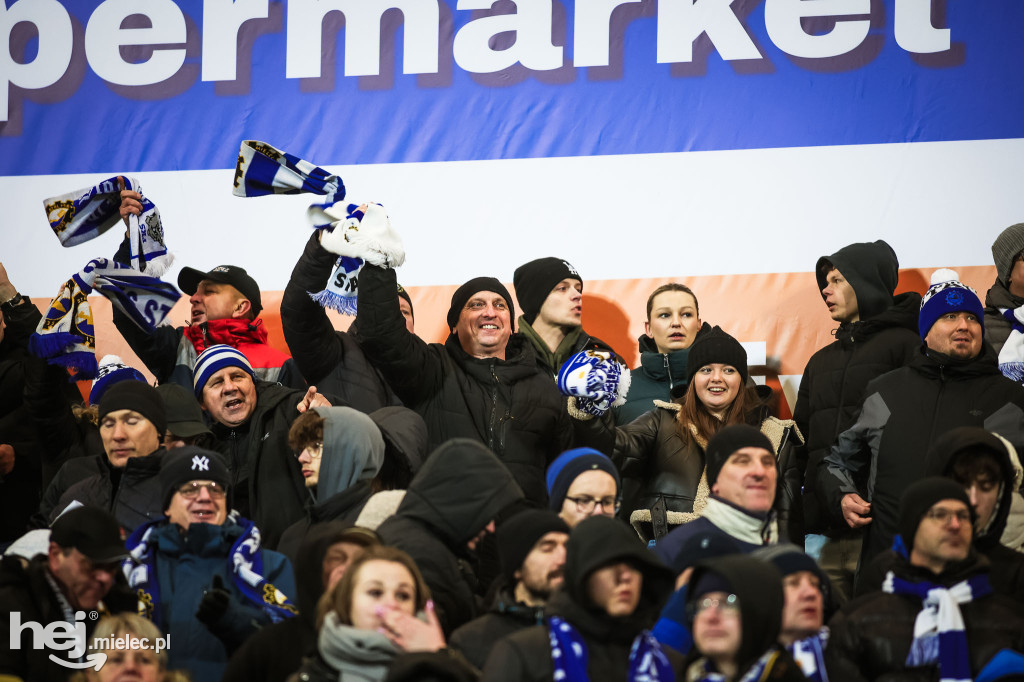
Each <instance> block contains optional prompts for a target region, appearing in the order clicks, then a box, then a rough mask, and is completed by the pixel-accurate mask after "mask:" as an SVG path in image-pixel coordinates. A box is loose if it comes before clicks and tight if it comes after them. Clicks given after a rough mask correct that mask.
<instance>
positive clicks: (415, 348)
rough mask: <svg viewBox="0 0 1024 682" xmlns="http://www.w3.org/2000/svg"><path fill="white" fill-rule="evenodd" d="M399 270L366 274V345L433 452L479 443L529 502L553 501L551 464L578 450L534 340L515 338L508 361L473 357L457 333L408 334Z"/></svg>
mask: <svg viewBox="0 0 1024 682" xmlns="http://www.w3.org/2000/svg"><path fill="white" fill-rule="evenodd" d="M396 287H397V283H396V280H395V271H394V270H390V269H387V270H386V269H382V268H378V267H374V266H372V265H366V266H364V267H363V269H362V272H361V273H360V276H359V313H358V316H357V317H356V323H357V324H358V326H359V331H358V334H357V338H358V340H359V345H360V347H361V348H362V349H363V352H364V353H366V357H368V358H369V359H370V361H371V362H372V363H373V365H374V366H375V367H377V368H378V369H379V370H380V371H381V373H382V374H383V375H384V377H385V378H386V379H387V381H388V384H390V386H391V387H392V388H393V389H394V391H395V393H396V394H398V397H399V398H401V400H402V402H403V403H404V404H405V405H407V406H409V407H411V408H412V409H414V410H416V411H417V412H419V413H420V415H421V416H422V417H423V419H424V421H426V423H427V431H428V433H429V434H430V443H429V449H430V450H433V449H434V448H436V447H437V446H439V445H440V444H441V443H444V442H445V441H447V440H449V439H451V438H472V439H473V440H476V441H479V442H481V443H483V444H484V445H486V446H487V447H488V448H490V449H491V450H492V451H493V452H494V454H496V455H497V456H498V459H500V460H501V461H502V463H503V464H505V466H506V467H508V469H509V471H511V472H512V475H513V476H515V479H516V482H517V483H519V485H520V487H521V488H522V489H523V492H524V493H525V494H526V497H527V499H529V500H531V501H533V502H534V503H537V504H543V503H544V502H545V501H546V500H547V489H546V487H545V484H544V473H545V471H546V469H547V465H548V464H549V463H550V462H551V461H552V460H554V458H555V457H557V456H558V455H559V454H560V453H561V452H563V451H564V450H567V449H568V448H569V447H571V445H572V437H573V434H572V425H571V423H570V422H569V416H568V415H567V414H566V412H565V409H564V401H563V398H562V396H561V395H560V394H559V392H558V389H557V388H556V387H555V385H554V382H552V381H551V379H550V378H549V377H547V376H545V375H544V373H542V372H540V371H539V370H538V369H537V367H536V359H535V357H534V353H533V349H532V347H531V346H530V343H529V342H528V341H527V340H526V339H525V338H524V337H522V336H520V335H518V334H513V335H512V336H511V338H510V339H509V342H508V346H507V348H506V350H505V359H504V360H498V359H496V358H488V359H483V360H481V359H477V358H474V357H471V356H470V355H468V354H467V353H466V352H465V351H464V350H463V349H462V346H461V345H460V344H459V340H458V338H457V337H456V336H455V335H454V334H453V335H451V336H449V337H448V340H447V341H446V342H445V343H444V344H439V343H431V344H427V343H425V342H424V341H423V340H422V339H420V338H419V337H417V336H415V335H414V334H410V333H408V331H407V330H406V328H405V322H404V320H403V318H402V314H401V311H400V309H399V307H398V300H397V296H396V295H395V291H396Z"/></svg>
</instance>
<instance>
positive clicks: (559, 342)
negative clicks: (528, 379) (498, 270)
mask: <svg viewBox="0 0 1024 682" xmlns="http://www.w3.org/2000/svg"><path fill="white" fill-rule="evenodd" d="M512 286H514V287H515V290H516V300H518V301H519V306H520V307H521V308H522V309H523V314H522V315H520V316H519V333H520V334H522V335H523V336H525V337H526V338H528V339H529V340H530V343H531V344H533V351H534V353H535V354H536V355H537V366H538V367H539V368H540V369H541V370H542V371H544V372H546V373H547V374H549V375H550V376H551V377H552V378H554V377H556V376H558V370H559V369H560V368H561V367H562V365H564V364H565V361H566V360H568V359H569V358H571V357H572V356H573V355H576V353H579V352H580V351H584V350H603V351H610V350H612V349H611V347H610V346H609V345H608V344H606V343H605V342H604V341H601V340H600V339H598V338H595V337H593V336H591V335H589V334H587V333H586V332H585V331H584V330H583V278H582V277H580V275H579V273H578V272H576V268H574V267H573V266H572V265H570V264H569V263H568V262H567V261H564V260H562V259H561V258H551V257H549V258H538V259H537V260H532V261H530V262H529V263H526V264H524V265H520V266H519V267H518V268H516V271H515V273H514V274H513V275H512Z"/></svg>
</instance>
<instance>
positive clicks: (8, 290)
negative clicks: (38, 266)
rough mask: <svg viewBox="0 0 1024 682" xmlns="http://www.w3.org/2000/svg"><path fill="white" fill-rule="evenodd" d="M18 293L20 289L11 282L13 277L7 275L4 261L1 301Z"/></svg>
mask: <svg viewBox="0 0 1024 682" xmlns="http://www.w3.org/2000/svg"><path fill="white" fill-rule="evenodd" d="M17 293H18V290H17V289H15V288H14V285H13V284H11V278H10V277H8V276H7V268H5V267H4V264H3V263H0V301H6V300H7V299H9V298H13V297H14V295H15V294H17Z"/></svg>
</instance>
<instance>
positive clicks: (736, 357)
mask: <svg viewBox="0 0 1024 682" xmlns="http://www.w3.org/2000/svg"><path fill="white" fill-rule="evenodd" d="M716 362H717V363H721V364H723V365H732V366H733V367H735V368H736V371H737V372H739V373H740V378H741V379H742V380H743V384H744V385H746V383H747V351H746V350H744V349H743V346H742V345H740V342H739V341H737V340H736V339H734V338H733V337H731V336H729V335H728V334H726V333H725V332H724V331H722V328H721V327H719V326H718V325H715V326H714V327H712V328H711V330H710V331H706V332H701V333H700V334H698V335H697V339H696V340H695V341H694V342H693V345H692V346H690V350H689V355H688V356H687V358H686V380H687V382H690V381H693V375H694V374H696V373H697V371H698V370H699V369H700V368H701V367H703V366H704V365H710V364H713V363H716Z"/></svg>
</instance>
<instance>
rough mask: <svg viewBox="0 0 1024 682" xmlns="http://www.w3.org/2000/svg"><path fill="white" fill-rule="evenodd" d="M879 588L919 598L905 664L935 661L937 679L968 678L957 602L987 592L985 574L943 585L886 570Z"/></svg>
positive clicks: (968, 661)
mask: <svg viewBox="0 0 1024 682" xmlns="http://www.w3.org/2000/svg"><path fill="white" fill-rule="evenodd" d="M882 591H884V592H888V593H889V594H902V595H908V596H913V597H917V598H918V599H920V600H921V612H920V613H918V614H917V620H915V621H914V641H913V643H912V644H911V645H910V652H909V653H908V654H907V661H906V664H907V666H909V667H912V668H914V667H920V666H926V665H935V664H936V663H938V664H939V677H940V682H967V681H968V680H970V679H971V658H970V651H969V649H968V648H967V635H966V633H965V632H964V618H963V615H962V614H961V613H960V604H966V603H968V602H970V601H973V600H974V599H977V598H978V597H984V596H985V595H987V594H991V593H992V588H991V587H990V586H989V584H988V576H987V575H984V574H983V575H976V576H972V577H970V578H968V579H967V580H963V581H961V582H958V583H957V584H956V585H953V586H952V587H948V588H947V587H944V586H942V585H936V584H934V583H930V582H927V581H924V580H923V581H921V582H910V581H907V580H903V579H902V578H899V577H897V576H896V575H895V574H894V573H893V572H892V571H889V572H888V573H887V574H886V576H885V582H883V583H882Z"/></svg>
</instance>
